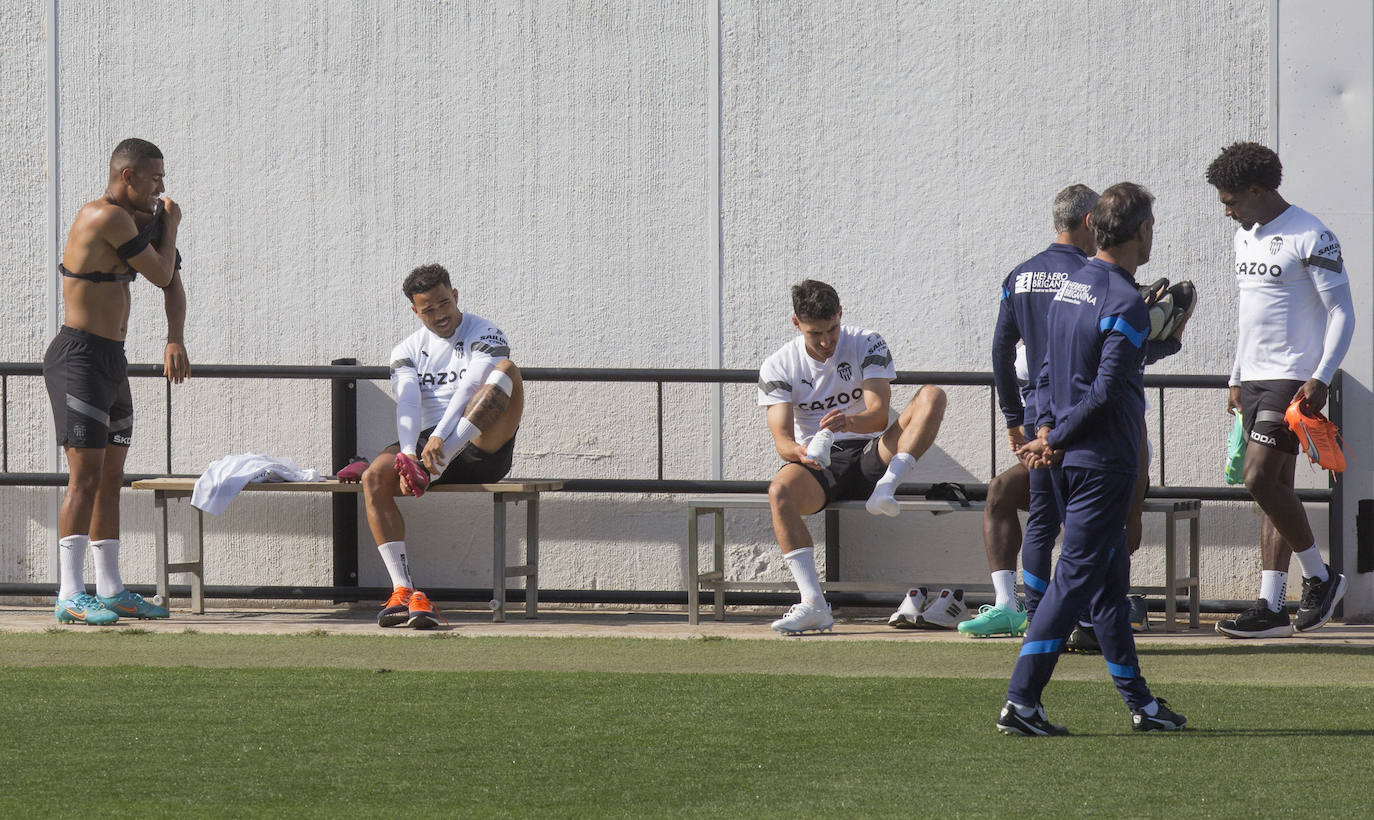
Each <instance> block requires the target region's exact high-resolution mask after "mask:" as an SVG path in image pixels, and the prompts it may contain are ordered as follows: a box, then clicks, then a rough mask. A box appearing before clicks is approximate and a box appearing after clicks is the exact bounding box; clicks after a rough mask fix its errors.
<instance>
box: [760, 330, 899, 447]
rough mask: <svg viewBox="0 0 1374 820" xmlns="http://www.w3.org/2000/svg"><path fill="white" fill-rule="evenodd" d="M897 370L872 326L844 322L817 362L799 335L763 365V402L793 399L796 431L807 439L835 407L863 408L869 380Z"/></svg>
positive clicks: (872, 435) (840, 438) (849, 435)
mask: <svg viewBox="0 0 1374 820" xmlns="http://www.w3.org/2000/svg"><path fill="white" fill-rule="evenodd" d="M896 377H897V371H896V369H895V368H894V366H893V364H892V354H891V353H889V352H888V350H887V342H885V341H883V337H882V336H879V335H878V334H876V333H874V332H872V331H870V330H860V329H858V328H855V327H850V326H849V325H841V326H840V338H839V341H838V342H837V343H836V344H835V352H834V354H833V355H831V357H830V358H829V359H826V360H825V361H823V362H818V361H816V360H815V359H813V358H811V356H810V355H808V354H807V352H806V340H805V339H804V338H803V337H802V336H801V335H798V336H797V337H796V338H794V339H793V340H792V341H790V342H788V343H787V344H785V345H783V346H782V349H781V350H779V351H778V352H777V353H774V354H773V355H772V356H769V357H768V358H767V359H765V360H764V362H763V367H761V368H759V404H760V405H763V406H768V405H773V404H787V403H789V402H790V403H791V404H792V435H793V437H794V438H795V439H796V440H797V441H798V442H800V443H802V444H805V443H807V442H809V441H810V440H811V437H812V436H814V435H816V433H817V432H819V431H820V421H821V419H822V418H824V417H825V414H826V413H829V412H830V411H831V410H836V409H839V410H843V411H845V412H846V413H859V412H862V411H863V409H864V391H863V384H864V380H865V379H888V380H891V379H894V378H896ZM880 435H882V433H881V432H878V433H850V432H842V433H836V434H835V440H836V441H844V440H845V439H869V438H876V437H877V436H880Z"/></svg>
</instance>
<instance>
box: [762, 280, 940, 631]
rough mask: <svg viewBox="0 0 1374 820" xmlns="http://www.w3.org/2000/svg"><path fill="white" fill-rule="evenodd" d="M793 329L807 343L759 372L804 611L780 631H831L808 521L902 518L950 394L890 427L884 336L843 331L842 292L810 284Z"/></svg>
mask: <svg viewBox="0 0 1374 820" xmlns="http://www.w3.org/2000/svg"><path fill="white" fill-rule="evenodd" d="M792 309H793V314H794V315H793V317H792V324H793V326H795V327H796V328H797V330H799V331H800V332H801V335H800V336H799V337H798V338H796V339H793V340H792V341H791V342H788V343H787V344H786V345H784V346H783V347H782V349H781V350H779V351H778V352H776V353H774V354H773V355H772V356H769V357H768V358H767V359H766V360H765V361H764V363H763V367H761V368H760V369H759V404H760V405H763V406H765V407H767V408H768V411H767V412H768V429H769V431H770V432H771V433H772V434H773V444H774V446H775V447H776V448H777V451H778V455H780V456H782V459H783V461H785V462H787V463H786V464H784V465H783V467H782V469H781V470H778V473H777V475H776V476H774V478H773V481H772V483H771V484H770V485H769V487H768V500H769V506H770V507H771V508H772V512H773V532H774V534H775V535H776V536H777V539H778V545H779V546H780V547H781V548H782V553H783V557H784V558H785V559H786V560H787V566H788V568H789V569H790V570H791V572H792V577H793V578H795V579H796V581H797V588H798V589H799V590H800V592H801V602H800V603H798V604H796V605H795V606H793V607H792V609H791V610H790V611H789V612H788V613H787V615H785V616H784V617H783V618H781V619H779V620H777V621H774V622H773V629H775V630H777V631H778V632H782V633H785V634H797V633H801V632H804V631H807V630H819V631H823V630H826V629H830V628H831V627H832V626H833V625H834V623H835V621H834V619H833V618H832V617H831V616H830V605H829V604H828V603H826V600H825V594H824V593H823V592H822V591H821V586H820V579H819V578H818V577H817V574H816V563H815V557H814V554H813V550H812V547H813V544H812V541H811V533H810V532H809V531H808V530H807V528H806V524H805V523H804V522H803V521H802V516H804V515H811V514H812V513H816V512H819V511H820V510H822V509H823V508H824V507H825V505H826V504H828V503H830V502H831V501H836V500H840V499H859V498H866V499H868V510H869V512H871V513H873V514H874V515H879V514H881V515H892V516H895V515H896V514H897V513H898V509H897V502H896V501H895V500H894V499H893V493H894V492H895V491H896V489H897V486H898V485H899V484H900V483H901V482H902V479H903V478H904V477H905V476H906V474H907V472H908V471H910V469H911V468H912V467H913V466H914V465H915V464H916V460H917V459H918V458H920V457H921V455H922V454H924V453H925V451H926V450H927V449H929V447H930V445H931V444H932V443H933V442H934V441H935V434H936V433H937V432H938V431H939V429H940V422H941V421H942V420H943V419H944V414H945V393H944V391H943V390H941V389H940V388H938V387H934V386H930V385H926V386H925V387H922V388H921V389H920V390H919V391H918V392H917V393H916V396H915V397H914V398H913V399H912V400H911V401H910V403H908V404H907V406H906V408H905V409H903V410H902V412H901V414H900V415H899V416H898V417H897V419H896V421H895V422H893V421H892V420H891V419H890V417H889V413H890V409H889V408H890V405H891V400H892V388H891V382H892V379H893V378H895V377H896V375H897V372H896V370H895V369H894V368H893V364H892V355H891V354H890V353H889V352H888V349H887V342H885V341H883V337H882V336H879V335H878V334H877V333H873V332H871V331H868V330H860V329H858V328H855V327H852V326H848V325H842V324H841V323H840V319H841V315H842V311H841V308H840V298H839V296H838V295H837V294H836V293H835V289H834V288H832V287H830V286H829V285H827V284H825V283H824V282H817V281H815V280H811V279H808V280H806V281H805V282H802V283H801V284H799V285H796V286H794V287H793V288H792Z"/></svg>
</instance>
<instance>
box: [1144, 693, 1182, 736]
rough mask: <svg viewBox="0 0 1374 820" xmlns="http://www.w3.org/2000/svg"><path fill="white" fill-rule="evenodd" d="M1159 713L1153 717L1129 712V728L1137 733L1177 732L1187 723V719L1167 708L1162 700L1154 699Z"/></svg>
mask: <svg viewBox="0 0 1374 820" xmlns="http://www.w3.org/2000/svg"><path fill="white" fill-rule="evenodd" d="M1155 702H1156V703H1158V704H1159V711H1158V712H1156V713H1155V714H1154V716H1153V717H1151V716H1150V715H1147V714H1145V712H1144V710H1140V711H1136V710H1132V711H1131V728H1132V729H1134V730H1135V731H1137V732H1177V731H1179V730H1180V729H1182V728H1183V726H1184V724H1186V723H1187V722H1188V718H1186V717H1184V716H1183V715H1180V714H1179V713H1178V712H1175V711H1174V710H1173V709H1170V708H1169V702H1168V701H1167V700H1165V699H1164V698H1155Z"/></svg>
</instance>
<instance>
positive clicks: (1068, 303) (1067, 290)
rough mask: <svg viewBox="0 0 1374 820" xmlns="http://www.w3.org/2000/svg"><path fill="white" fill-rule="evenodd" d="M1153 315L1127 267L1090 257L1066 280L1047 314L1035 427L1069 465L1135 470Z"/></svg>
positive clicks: (1116, 471)
mask: <svg viewBox="0 0 1374 820" xmlns="http://www.w3.org/2000/svg"><path fill="white" fill-rule="evenodd" d="M1149 333H1150V317H1149V314H1148V313H1147V312H1146V310H1145V302H1144V300H1142V299H1141V298H1140V291H1139V289H1138V288H1137V287H1136V284H1135V280H1133V279H1132V278H1131V275H1130V274H1129V273H1127V272H1126V269H1125V268H1122V267H1120V266H1119V265H1113V264H1111V263H1110V262H1104V261H1103V260H1101V259H1091V260H1089V261H1088V263H1087V264H1085V265H1084V266H1083V267H1081V268H1079V269H1078V270H1077V271H1075V272H1074V273H1072V274H1070V275H1069V278H1068V280H1067V281H1065V282H1064V285H1063V287H1061V288H1060V289H1059V293H1058V294H1056V295H1055V297H1054V301H1053V302H1051V303H1050V310H1049V314H1048V336H1047V344H1046V345H1045V363H1044V366H1043V367H1042V368H1041V370H1040V379H1039V382H1038V384H1037V398H1038V399H1039V401H1038V403H1039V405H1040V407H1039V417H1038V419H1037V423H1036V427H1037V428H1039V427H1044V426H1049V427H1053V428H1054V429H1053V430H1051V431H1050V436H1049V444H1050V447H1052V448H1054V449H1055V450H1063V451H1064V461H1063V464H1064V466H1066V467H1086V468H1089V469H1094V470H1103V471H1106V472H1114V473H1130V474H1134V473H1135V471H1136V462H1137V458H1138V456H1139V450H1140V436H1141V432H1142V431H1143V429H1144V426H1145V379H1144V376H1143V375H1142V371H1143V367H1144V356H1145V337H1146V336H1148V335H1149Z"/></svg>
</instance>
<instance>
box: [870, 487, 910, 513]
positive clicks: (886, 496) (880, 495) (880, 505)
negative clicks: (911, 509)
mask: <svg viewBox="0 0 1374 820" xmlns="http://www.w3.org/2000/svg"><path fill="white" fill-rule="evenodd" d="M864 509H866V510H868V514H869V515H885V516H887V517H888V518H896V517H897V516H898V515H899V514H900V513H901V512H902V508H901V507H899V506H897V499H895V498H893V497H892V494H891V493H887V492H883V491H882V490H874V491H873V495H871V496H869V498H868V501H866V502H864Z"/></svg>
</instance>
